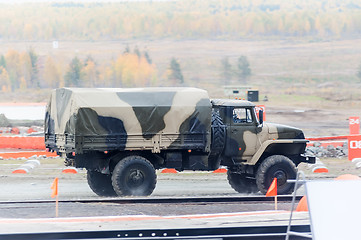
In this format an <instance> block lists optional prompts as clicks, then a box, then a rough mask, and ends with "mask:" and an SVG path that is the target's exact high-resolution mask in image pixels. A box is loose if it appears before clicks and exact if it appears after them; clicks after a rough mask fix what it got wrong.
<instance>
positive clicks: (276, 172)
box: [256, 155, 297, 195]
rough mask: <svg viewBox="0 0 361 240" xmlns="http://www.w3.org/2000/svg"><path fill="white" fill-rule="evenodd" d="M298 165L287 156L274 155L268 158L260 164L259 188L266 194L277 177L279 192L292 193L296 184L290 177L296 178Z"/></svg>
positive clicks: (257, 175)
mask: <svg viewBox="0 0 361 240" xmlns="http://www.w3.org/2000/svg"><path fill="white" fill-rule="evenodd" d="M296 175H297V168H296V165H295V164H294V163H293V162H292V161H291V160H290V159H289V158H288V157H286V156H283V155H273V156H270V157H268V158H266V159H265V160H264V161H263V162H262V163H261V165H260V166H259V168H258V170H257V174H256V182H257V186H258V189H259V190H260V191H261V192H262V193H263V194H266V193H267V190H268V188H269V187H270V186H271V183H272V181H273V179H274V178H277V194H279V195H282V194H289V193H292V191H293V188H294V184H293V183H287V180H288V179H296Z"/></svg>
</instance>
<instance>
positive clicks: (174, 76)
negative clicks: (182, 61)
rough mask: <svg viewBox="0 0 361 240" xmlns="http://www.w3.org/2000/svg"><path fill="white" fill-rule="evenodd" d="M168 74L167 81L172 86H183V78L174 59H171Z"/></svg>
mask: <svg viewBox="0 0 361 240" xmlns="http://www.w3.org/2000/svg"><path fill="white" fill-rule="evenodd" d="M169 70H170V73H169V75H168V79H169V80H171V81H172V82H173V83H174V84H176V85H178V84H181V85H182V84H184V77H183V74H182V70H181V68H180V65H179V63H178V61H177V60H176V59H175V58H172V60H171V62H170V67H169Z"/></svg>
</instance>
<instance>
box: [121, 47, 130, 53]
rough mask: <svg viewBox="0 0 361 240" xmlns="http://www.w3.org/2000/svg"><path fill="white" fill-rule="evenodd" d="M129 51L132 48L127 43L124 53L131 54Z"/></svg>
mask: <svg viewBox="0 0 361 240" xmlns="http://www.w3.org/2000/svg"><path fill="white" fill-rule="evenodd" d="M129 53H130V48H129V45H127V46H126V47H125V50H124V52H123V54H129Z"/></svg>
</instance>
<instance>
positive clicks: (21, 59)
mask: <svg viewBox="0 0 361 240" xmlns="http://www.w3.org/2000/svg"><path fill="white" fill-rule="evenodd" d="M250 76H251V68H250V63H249V62H248V59H247V57H246V56H240V57H239V58H238V59H237V62H236V63H232V62H230V60H229V59H228V57H225V58H223V59H222V60H221V61H220V62H219V81H220V84H222V85H228V84H233V83H239V84H245V83H247V80H248V79H249V77H250ZM151 86H186V79H185V77H184V75H183V70H182V66H181V63H180V62H179V61H178V60H177V59H176V58H175V57H173V58H171V59H170V60H169V65H168V67H167V69H166V70H165V72H164V73H159V72H158V69H157V65H156V64H155V63H154V62H153V60H152V59H151V56H150V55H149V54H148V52H147V51H140V50H139V49H138V47H135V48H134V49H133V50H130V48H129V47H127V48H126V49H125V50H124V52H123V53H119V54H118V56H117V57H116V58H115V59H111V60H108V61H102V63H101V64H100V63H98V61H96V59H94V58H93V57H92V56H91V55H89V56H87V57H85V58H83V59H82V58H80V57H78V56H74V57H73V58H72V59H71V61H70V62H69V63H67V64H66V63H63V62H61V60H59V59H57V58H56V57H53V56H50V55H48V56H45V55H38V54H37V53H36V51H35V50H34V49H32V48H30V49H28V50H27V51H24V52H18V51H15V50H12V49H11V50H8V51H7V52H6V53H5V54H2V55H0V91H1V92H14V91H17V90H25V89H34V88H59V87H151Z"/></svg>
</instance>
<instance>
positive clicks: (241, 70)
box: [237, 56, 251, 83]
mask: <svg viewBox="0 0 361 240" xmlns="http://www.w3.org/2000/svg"><path fill="white" fill-rule="evenodd" d="M237 68H238V69H237V70H238V71H237V75H238V79H239V80H240V82H243V83H246V80H247V78H248V77H249V76H251V69H250V67H249V62H248V59H247V57H246V56H240V57H239V58H238V64H237Z"/></svg>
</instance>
